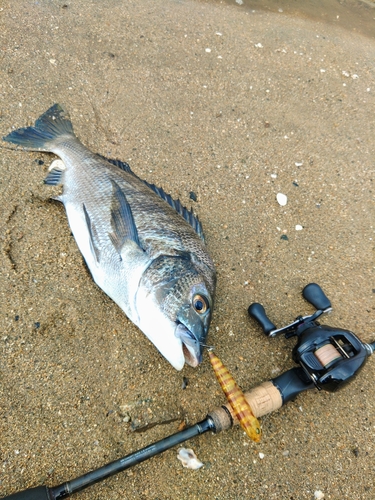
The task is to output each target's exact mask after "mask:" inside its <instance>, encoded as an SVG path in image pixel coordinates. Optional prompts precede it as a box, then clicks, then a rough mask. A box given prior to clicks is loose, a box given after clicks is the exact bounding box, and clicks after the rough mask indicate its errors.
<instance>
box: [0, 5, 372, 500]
mask: <svg viewBox="0 0 375 500" xmlns="http://www.w3.org/2000/svg"><path fill="white" fill-rule="evenodd" d="M259 3H260V2H257V3H256V2H252V3H244V4H241V3H236V2H234V1H233V2H229V1H228V2H225V3H221V2H213V1H212V2H203V1H202V2H199V1H194V0H163V1H161V0H144V1H142V2H135V1H128V2H124V1H119V0H108V1H107V2H97V1H94V0H88V1H83V0H76V1H75V2H73V1H70V0H61V1H60V0H38V1H34V0H18V1H17V2H10V1H6V0H5V1H3V2H0V47H1V64H0V136H5V135H7V134H8V133H9V132H11V130H12V129H13V128H19V127H24V126H26V125H31V124H33V123H34V121H35V119H36V118H38V116H39V115H40V114H41V113H43V112H44V111H45V110H46V109H48V108H49V107H50V106H51V105H52V104H53V103H55V102H59V103H61V104H62V105H64V106H65V107H66V109H67V110H68V111H69V113H70V115H71V119H72V122H73V126H74V129H75V132H76V134H77V136H78V137H79V138H80V140H81V141H82V142H83V143H84V144H85V145H86V146H88V147H89V148H90V149H91V150H93V151H95V152H98V153H100V154H102V155H105V156H109V157H112V158H119V159H121V160H123V161H127V162H128V163H129V164H130V165H131V167H132V169H133V170H134V172H135V173H136V174H137V175H139V176H140V177H141V178H144V179H147V180H148V181H149V182H153V183H155V184H156V185H161V186H163V188H164V190H165V191H166V192H169V193H171V195H172V196H173V197H176V198H177V197H178V198H180V200H181V202H182V203H183V204H184V205H186V206H188V207H190V206H192V207H193V210H194V212H195V213H197V214H198V216H199V219H200V221H201V222H202V225H203V229H204V232H205V235H206V241H207V246H208V249H209V252H210V254H211V256H212V257H213V259H214V262H215V264H216V266H217V273H218V286H217V292H216V303H215V310H214V314H213V321H212V324H211V329H210V333H209V338H208V342H209V344H210V345H213V346H215V353H216V354H217V355H218V356H219V357H220V358H221V359H222V361H223V362H224V363H225V364H226V365H227V367H228V368H229V369H230V370H231V371H232V373H233V375H234V376H235V378H236V380H237V382H238V383H239V385H240V386H241V387H242V388H243V389H249V388H251V387H254V386H256V385H259V384H260V383H262V382H263V381H265V380H269V379H271V378H273V377H276V376H278V375H280V374H281V373H283V372H284V371H286V370H288V369H290V368H292V367H293V366H295V364H294V362H293V360H292V356H291V352H292V348H293V347H294V345H295V340H294V339H288V340H286V339H284V337H277V338H274V339H268V338H266V337H265V335H264V334H263V333H262V331H261V329H260V327H259V326H258V325H257V324H256V323H255V322H254V321H253V320H251V319H250V318H249V317H248V314H247V308H248V306H249V305H250V304H251V303H252V302H261V303H262V304H263V305H264V306H265V308H266V311H267V313H268V315H269V317H270V318H271V320H272V321H273V322H274V323H275V324H276V325H277V326H283V325H285V324H287V323H289V322H291V321H292V320H293V319H294V318H295V317H296V316H298V315H300V314H301V315H306V314H311V313H312V312H313V311H314V309H313V307H312V306H311V305H310V304H308V303H307V302H306V301H305V300H304V299H303V297H302V295H301V291H302V289H303V287H304V286H305V285H306V284H308V283H310V282H316V283H319V284H320V285H321V286H322V288H323V289H324V291H325V292H326V294H327V296H328V297H329V298H330V299H331V302H332V305H333V312H332V314H331V315H329V316H326V317H324V318H322V319H321V322H322V323H323V324H328V325H331V326H337V327H341V328H346V329H348V330H351V331H353V332H355V333H356V334H357V335H358V336H359V337H360V338H361V339H362V340H363V341H365V342H367V341H368V342H374V341H375V333H374V332H375V315H374V309H375V304H374V298H375V260H374V255H375V252H374V251H375V241H374V240H375V205H374V182H375V160H374V158H375V135H374V109H375V66H374V60H375V20H374V18H375V8H374V7H373V5H372V4H373V2H366V3H365V2H358V3H357V2H352V3H347V2H346V3H344V4H343V5H342V4H339V3H337V6H336V5H335V2H333V1H330V2H326V4H327V11H326V15H323V14H322V15H312V14H311V13H309V12H307V13H296V12H294V11H293V9H292V10H290V11H289V10H288V9H287V8H277V5H276V4H275V3H273V4H272V8H271V7H270V8H265V6H263V9H260V8H258V6H257V4H259ZM305 3H306V4H308V2H305ZM324 4H325V3H324V2H321V4H320V5H321V8H322V9H323V10H324ZM336 9H337V11H336ZM323 10H322V12H323ZM344 11H345V12H346V14H345V12H344ZM319 12H320V11H319ZM323 13H324V12H323ZM350 13H352V16H353V17H352V19H353V20H355V22H354V23H353V25H350V19H351V17H350ZM317 14H318V13H317ZM337 16H339V17H338V18H337ZM340 16H341V17H340ZM345 16H347V17H345ZM340 19H341V20H344V21H345V22H344V21H343V22H341V21H340ZM361 19H365V21H364V23H363V25H362V24H361V22H360V20H361ZM55 158H56V157H55V156H54V155H50V154H46V153H37V152H24V151H21V150H17V151H13V150H10V149H9V148H8V144H6V143H2V148H1V150H0V164H1V167H0V168H1V175H0V214H1V217H0V246H1V252H0V320H1V332H0V333H1V334H0V436H1V438H0V496H3V495H9V494H11V493H12V492H15V491H17V490H22V489H25V488H28V487H31V486H37V485H40V484H47V485H50V486H53V485H57V484H59V483H62V482H63V481H67V480H69V479H72V478H74V477H76V476H78V475H80V474H83V473H85V472H87V471H89V470H91V469H94V468H97V467H100V466H101V465H104V464H105V463H107V462H110V461H112V460H115V459H117V458H119V457H121V456H124V455H126V454H128V453H130V452H132V451H135V450H137V449H139V448H141V447H143V446H146V445H148V444H150V443H152V442H154V441H156V440H158V439H161V438H163V437H165V436H168V435H170V434H172V433H174V432H177V431H178V429H180V428H182V427H183V426H184V425H190V424H193V423H195V422H197V421H199V420H201V419H203V418H204V417H205V416H206V414H207V413H208V412H209V411H210V410H212V409H213V408H216V407H218V406H220V405H221V404H223V403H224V395H223V393H222V391H221V389H220V387H219V385H218V383H217V380H216V378H215V376H214V373H213V371H212V368H211V366H210V364H209V361H208V356H206V357H205V359H204V362H203V363H202V364H201V365H200V366H199V367H198V368H195V369H193V368H190V367H186V368H184V369H183V371H182V372H177V371H175V370H174V369H173V368H172V367H171V366H170V365H169V364H168V363H167V362H166V361H165V360H164V358H162V356H161V355H160V354H159V353H158V352H157V350H156V349H155V347H154V346H153V345H152V344H151V343H150V342H149V341H148V340H147V338H146V337H145V336H144V335H143V334H142V333H141V332H140V331H139V330H138V329H137V328H136V327H135V326H134V325H133V324H132V323H131V322H130V321H129V320H128V319H127V318H126V316H125V315H124V314H123V312H122V311H121V310H120V309H119V308H118V307H117V306H116V305H115V304H114V303H113V302H112V301H111V300H110V299H109V298H108V297H107V296H106V295H105V294H104V293H103V292H102V291H101V290H100V289H99V288H98V287H97V286H96V285H95V283H94V282H93V281H92V279H91V276H90V274H89V272H88V270H87V268H86V266H85V263H84V261H83V258H82V256H81V254H80V253H79V251H78V248H77V246H76V244H75V241H74V239H73V237H72V235H71V232H70V229H69V226H68V223H67V219H66V216H65V212H64V208H63V206H62V205H61V204H59V203H58V202H56V201H53V200H51V199H50V198H51V196H54V195H56V193H58V191H59V188H51V187H50V186H46V185H44V184H43V179H44V178H45V176H46V173H47V170H48V167H49V165H50V163H51V162H52V160H53V159H55ZM192 193H193V194H192ZM278 193H283V194H285V195H286V196H287V204H286V205H285V206H281V205H280V204H279V203H278V202H277V199H276V196H277V194H278ZM193 198H196V201H194V199H193ZM374 379H375V359H372V358H370V359H369V361H368V363H367V364H366V366H365V367H364V368H363V370H362V371H361V373H360V374H359V375H358V377H357V378H356V379H355V380H353V381H352V382H351V383H350V384H349V385H348V386H346V387H345V388H343V389H342V390H341V391H339V392H337V393H334V394H332V393H328V392H323V391H321V392H318V391H317V390H312V391H309V392H305V393H303V394H301V395H300V396H299V397H298V398H297V399H296V400H295V401H294V402H291V403H288V405H286V406H285V407H283V408H281V409H280V410H278V411H277V412H275V413H273V414H271V415H268V416H265V417H263V418H262V419H261V423H262V431H263V437H262V441H261V442H260V443H259V444H255V443H253V442H251V441H250V440H249V439H248V438H247V436H246V435H245V434H244V432H243V431H242V430H241V429H240V428H238V427H237V428H234V429H232V430H230V431H227V432H225V433H222V434H218V435H214V434H212V433H207V434H205V435H203V436H201V437H199V438H196V439H193V440H191V441H189V442H187V443H186V446H187V447H188V448H193V449H194V451H195V453H196V454H197V456H198V458H199V459H200V460H201V461H202V462H203V463H204V466H203V467H202V468H201V469H199V470H197V471H191V470H187V469H184V468H183V467H182V465H181V463H180V462H179V461H178V460H177V458H176V455H177V449H172V450H170V451H167V452H165V453H164V454H163V455H160V456H158V457H155V458H153V459H151V460H149V461H147V462H145V463H143V464H142V465H139V466H137V467H134V468H132V469H130V470H129V471H127V472H124V473H122V474H120V475H118V476H115V477H113V478H110V479H108V480H106V481H105V482H103V483H101V484H98V485H95V486H93V487H92V488H90V489H87V490H85V491H83V492H81V493H77V494H76V495H75V496H74V497H73V498H77V500H89V499H90V500H124V499H140V500H146V499H147V500H156V499H158V500H176V499H179V500H206V499H207V500H243V499H256V500H270V499H275V500H276V499H277V500H314V498H318V497H317V496H316V495H317V494H318V493H317V492H321V493H322V494H324V499H338V500H343V499H350V500H362V499H371V498H373V481H374V464H375V456H374V454H375V445H374V434H375V417H374V411H375V394H374ZM320 498H323V497H320Z"/></svg>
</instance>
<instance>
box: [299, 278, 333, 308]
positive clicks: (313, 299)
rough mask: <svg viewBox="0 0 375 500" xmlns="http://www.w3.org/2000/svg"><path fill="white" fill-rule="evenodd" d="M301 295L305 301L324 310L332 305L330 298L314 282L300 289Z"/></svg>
mask: <svg viewBox="0 0 375 500" xmlns="http://www.w3.org/2000/svg"><path fill="white" fill-rule="evenodd" d="M302 295H303V297H304V298H305V299H306V300H307V302H310V304H312V305H313V306H314V307H315V308H316V309H319V310H321V311H324V310H325V309H330V308H331V307H332V306H331V302H330V300H329V299H328V297H327V296H326V294H325V293H324V292H323V290H322V289H321V287H320V286H319V285H318V284H316V283H309V284H308V285H306V286H305V288H304V289H303V290H302Z"/></svg>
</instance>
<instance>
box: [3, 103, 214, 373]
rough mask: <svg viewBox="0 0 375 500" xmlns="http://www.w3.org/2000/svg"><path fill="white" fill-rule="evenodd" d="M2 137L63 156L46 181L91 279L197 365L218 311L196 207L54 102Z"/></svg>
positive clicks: (181, 359) (165, 351)
mask: <svg viewBox="0 0 375 500" xmlns="http://www.w3.org/2000/svg"><path fill="white" fill-rule="evenodd" d="M3 140H4V141H7V142H10V143H13V144H15V145H17V146H21V147H22V148H23V149H25V150H29V151H45V152H51V153H54V154H55V155H57V156H58V157H59V158H60V160H61V161H60V160H56V162H57V163H55V164H52V165H51V169H50V171H49V172H48V174H47V177H46V178H45V180H44V182H45V184H47V185H52V186H57V185H62V194H60V195H59V196H57V197H56V198H55V199H57V200H58V201H60V202H62V203H63V205H64V207H65V211H66V215H67V218H68V223H69V226H70V229H71V231H72V233H73V236H74V238H75V241H76V243H77V245H78V248H79V250H80V252H81V253H82V255H83V257H84V260H85V262H86V264H87V267H88V268H89V270H90V273H91V275H92V278H93V280H94V281H95V283H96V284H97V285H98V286H99V287H100V288H101V289H102V290H103V291H104V292H105V293H106V294H107V295H108V296H109V297H110V298H111V299H112V300H113V301H114V302H115V303H116V304H117V305H118V306H119V307H120V308H121V309H122V311H123V312H124V313H125V314H126V316H127V317H128V318H129V319H130V320H131V321H132V322H133V323H134V324H135V325H136V326H137V327H138V328H139V329H140V330H141V331H142V332H143V333H144V334H145V335H146V336H147V337H148V339H149V340H150V341H151V342H152V343H153V344H154V345H155V347H156V348H157V349H158V350H159V352H160V353H161V354H162V355H163V356H164V357H165V359H166V360H167V361H169V363H170V364H171V365H172V366H173V367H174V368H175V369H176V370H182V368H183V367H184V365H185V362H186V363H187V364H189V365H190V366H192V367H197V366H198V365H199V364H200V363H201V362H202V353H203V349H204V347H205V342H206V338H207V335H208V330H209V325H210V322H211V317H212V310H213V301H214V295H215V287H216V271H215V266H214V263H213V260H212V259H211V257H210V255H209V254H208V251H207V247H206V245H205V240H204V234H203V229H202V224H201V222H200V221H199V219H198V217H196V216H195V215H194V213H193V211H192V210H188V209H186V208H185V207H184V206H182V204H181V203H180V201H179V200H178V199H177V200H175V199H173V198H172V196H171V195H169V194H166V192H165V191H164V190H163V189H162V188H160V187H157V186H155V185H154V184H150V183H148V182H147V181H145V180H142V179H141V178H140V177H138V176H137V175H136V174H135V173H134V172H133V171H132V170H131V168H130V166H129V165H128V164H127V163H125V162H122V161H120V160H117V159H111V158H105V157H103V156H101V155H99V154H96V153H94V152H92V151H90V150H89V149H88V148H87V147H86V146H84V145H83V144H82V143H81V142H80V141H79V139H78V138H77V136H76V135H75V133H74V131H73V125H72V122H71V120H70V117H69V114H68V112H67V111H66V110H65V109H64V108H63V107H62V106H60V105H59V104H54V105H53V106H52V107H51V108H49V109H48V110H47V111H46V112H45V113H43V114H42V115H41V116H40V117H39V118H38V119H37V120H36V121H35V124H34V126H30V127H25V128H20V129H18V130H14V131H12V132H11V133H10V134H8V135H7V136H5V137H3Z"/></svg>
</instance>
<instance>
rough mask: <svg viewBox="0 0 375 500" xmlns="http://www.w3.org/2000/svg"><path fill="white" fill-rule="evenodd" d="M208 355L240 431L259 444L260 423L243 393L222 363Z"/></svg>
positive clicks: (213, 356)
mask: <svg viewBox="0 0 375 500" xmlns="http://www.w3.org/2000/svg"><path fill="white" fill-rule="evenodd" d="M208 354H209V357H210V362H211V365H212V368H213V369H214V372H215V375H216V378H217V379H218V381H219V384H220V386H221V388H222V389H223V391H224V394H225V396H226V397H227V400H228V402H229V404H230V406H231V408H232V410H233V413H234V415H235V416H236V418H237V420H238V421H239V423H240V425H241V427H242V429H243V430H244V431H245V432H246V434H247V435H248V436H249V438H250V439H252V440H253V441H255V442H256V443H259V441H260V439H261V436H262V432H261V428H260V423H259V421H258V419H257V418H256V417H255V416H254V413H253V411H252V409H251V407H250V405H249V403H248V402H247V400H246V398H245V395H244V393H243V392H242V391H241V389H240V388H239V387H238V385H237V383H236V381H235V380H234V378H233V376H232V375H231V373H230V372H229V370H228V368H227V367H226V366H225V365H224V364H223V363H222V361H221V360H220V359H219V358H218V357H217V356H216V355H215V354H214V353H213V352H212V351H210V352H209V353H208Z"/></svg>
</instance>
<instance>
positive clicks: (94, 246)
mask: <svg viewBox="0 0 375 500" xmlns="http://www.w3.org/2000/svg"><path fill="white" fill-rule="evenodd" d="M83 212H84V214H85V219H86V224H87V229H88V231H89V236H90V248H91V252H92V254H93V255H95V260H96V262H98V263H99V260H100V252H99V246H98V235H97V232H96V230H95V226H94V225H93V224H92V222H91V219H90V216H89V214H88V212H87V210H86V207H85V204H83Z"/></svg>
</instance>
